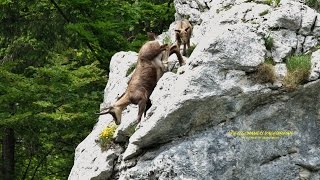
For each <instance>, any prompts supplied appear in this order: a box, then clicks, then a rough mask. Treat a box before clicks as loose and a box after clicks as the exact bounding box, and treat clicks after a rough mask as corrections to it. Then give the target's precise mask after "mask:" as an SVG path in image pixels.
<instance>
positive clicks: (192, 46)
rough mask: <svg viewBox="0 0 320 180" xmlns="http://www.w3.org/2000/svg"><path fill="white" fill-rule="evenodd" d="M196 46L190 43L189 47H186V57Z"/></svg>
mask: <svg viewBox="0 0 320 180" xmlns="http://www.w3.org/2000/svg"><path fill="white" fill-rule="evenodd" d="M196 47H197V46H196V45H195V44H192V45H191V46H190V48H188V49H187V56H188V57H190V56H191V54H192V52H193V50H194V49H195V48H196Z"/></svg>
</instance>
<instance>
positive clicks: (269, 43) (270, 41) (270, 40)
mask: <svg viewBox="0 0 320 180" xmlns="http://www.w3.org/2000/svg"><path fill="white" fill-rule="evenodd" d="M264 41H265V46H266V49H267V50H269V51H270V50H271V48H272V47H273V44H274V40H273V38H272V37H271V36H270V35H269V36H268V37H266V38H265V39H264Z"/></svg>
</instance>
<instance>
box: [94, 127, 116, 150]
mask: <svg viewBox="0 0 320 180" xmlns="http://www.w3.org/2000/svg"><path fill="white" fill-rule="evenodd" d="M117 127H118V126H117V125H116V124H115V123H112V124H111V125H109V126H107V127H106V128H105V129H104V130H103V131H102V132H101V133H100V135H99V140H98V143H99V144H100V146H101V149H103V150H106V149H109V148H110V146H111V145H112V144H113V142H112V138H113V134H114V132H115V131H116V129H117Z"/></svg>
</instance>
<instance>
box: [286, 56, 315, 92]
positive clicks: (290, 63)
mask: <svg viewBox="0 0 320 180" xmlns="http://www.w3.org/2000/svg"><path fill="white" fill-rule="evenodd" d="M286 64H287V69H288V73H287V75H286V77H285V78H284V85H285V87H286V88H287V89H288V90H294V89H296V88H297V87H298V85H299V84H302V83H304V82H305V81H306V80H307V78H308V77H309V74H310V68H311V57H310V55H298V56H292V57H290V58H288V59H287V61H286Z"/></svg>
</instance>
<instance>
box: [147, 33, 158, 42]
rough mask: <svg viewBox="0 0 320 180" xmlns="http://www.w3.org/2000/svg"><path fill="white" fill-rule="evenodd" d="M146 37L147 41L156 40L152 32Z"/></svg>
mask: <svg viewBox="0 0 320 180" xmlns="http://www.w3.org/2000/svg"><path fill="white" fill-rule="evenodd" d="M147 36H148V39H149V41H153V40H155V39H156V38H157V35H156V33H154V32H147Z"/></svg>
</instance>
